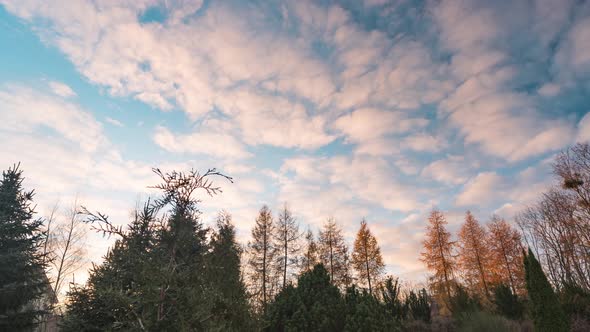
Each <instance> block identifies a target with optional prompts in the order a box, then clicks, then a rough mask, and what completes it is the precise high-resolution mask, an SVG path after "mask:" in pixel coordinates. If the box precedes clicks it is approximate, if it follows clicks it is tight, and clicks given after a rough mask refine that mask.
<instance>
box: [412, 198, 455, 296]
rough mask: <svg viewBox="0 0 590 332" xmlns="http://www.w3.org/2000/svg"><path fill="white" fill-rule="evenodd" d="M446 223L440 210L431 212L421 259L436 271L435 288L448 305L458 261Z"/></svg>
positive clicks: (433, 281) (434, 277)
mask: <svg viewBox="0 0 590 332" xmlns="http://www.w3.org/2000/svg"><path fill="white" fill-rule="evenodd" d="M446 224H447V221H446V219H445V216H444V215H443V214H442V213H441V212H440V211H438V210H433V211H432V212H431V213H430V217H429V218H428V226H427V227H426V239H425V240H424V241H423V245H424V251H423V252H422V253H421V260H422V262H424V263H425V264H426V267H427V268H428V269H429V270H431V271H433V272H434V275H433V276H432V278H431V280H432V283H433V286H434V287H433V288H434V289H436V290H437V291H438V292H439V294H438V295H439V296H441V297H442V300H443V302H444V304H445V305H446V306H447V307H448V305H449V303H450V300H451V294H452V292H453V288H454V285H455V281H454V273H455V270H456V262H455V256H453V249H454V246H455V242H453V241H451V233H449V232H448V231H447V230H446V228H445V225H446Z"/></svg>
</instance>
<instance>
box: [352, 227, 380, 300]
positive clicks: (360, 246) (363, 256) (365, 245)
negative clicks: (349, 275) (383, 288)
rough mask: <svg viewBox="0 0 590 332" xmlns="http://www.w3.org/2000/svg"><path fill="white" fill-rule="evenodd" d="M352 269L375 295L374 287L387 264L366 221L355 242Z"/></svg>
mask: <svg viewBox="0 0 590 332" xmlns="http://www.w3.org/2000/svg"><path fill="white" fill-rule="evenodd" d="M352 267H353V268H354V269H355V270H356V272H357V273H358V275H359V279H360V280H361V282H362V283H363V284H366V285H367V286H368V288H369V293H370V294H373V288H372V285H373V284H375V283H376V282H377V281H378V280H379V279H380V277H381V275H382V274H383V269H384V267H385V264H383V257H382V256H381V249H380V248H379V244H378V243H377V239H376V238H375V236H373V234H371V231H370V230H369V227H368V226H367V222H366V221H365V220H364V219H363V220H362V221H361V228H360V229H359V231H358V233H357V234H356V239H355V241H354V250H353V252H352Z"/></svg>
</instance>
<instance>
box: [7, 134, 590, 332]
mask: <svg viewBox="0 0 590 332" xmlns="http://www.w3.org/2000/svg"><path fill="white" fill-rule="evenodd" d="M554 170H555V174H556V176H557V179H558V184H556V186H555V187H553V188H551V189H550V190H549V191H548V192H547V193H546V194H544V195H543V196H542V197H541V199H540V200H539V201H538V203H537V204H536V205H533V206H531V207H530V208H529V209H527V210H526V211H524V212H523V213H521V214H520V215H518V216H517V217H516V225H517V226H518V228H515V227H514V226H512V225H511V224H510V223H508V222H507V221H505V220H504V219H502V218H500V217H497V216H493V217H492V218H491V220H490V221H489V222H488V223H487V224H486V225H482V224H481V223H480V222H479V221H478V220H477V219H476V218H475V217H474V216H473V215H472V214H471V213H470V212H467V213H466V215H465V222H464V224H463V225H462V227H461V228H460V230H459V231H458V233H457V237H456V239H455V237H454V236H453V234H451V232H449V231H448V230H447V222H446V218H445V215H444V213H442V212H441V211H438V210H433V211H432V212H431V214H430V217H429V218H428V222H427V224H426V235H425V239H424V242H423V251H422V255H421V258H422V261H423V262H424V263H425V265H426V267H427V268H428V269H429V271H430V272H431V277H430V280H429V284H428V285H427V288H428V289H426V287H425V288H421V289H410V288H407V287H405V288H404V287H402V286H401V282H400V281H399V280H398V279H396V278H394V277H392V276H386V275H385V274H384V262H383V258H382V256H381V252H380V248H379V244H378V243H377V240H376V238H375V237H374V236H373V234H372V233H371V231H370V227H369V224H368V223H367V222H366V221H365V220H363V221H361V224H360V229H359V231H358V233H357V236H356V238H355V241H354V243H353V246H352V250H349V247H348V245H347V244H346V241H345V240H344V237H343V235H342V230H341V229H340V227H339V225H338V223H337V222H336V221H335V220H334V219H329V220H327V221H326V223H325V224H324V226H323V227H322V229H321V230H320V232H319V234H318V236H315V234H314V233H313V232H312V231H310V230H308V231H306V232H301V231H300V230H299V224H298V223H297V221H296V220H295V218H293V215H292V213H291V211H290V210H289V208H288V206H287V205H285V206H283V207H282V208H281V209H280V212H279V214H278V216H277V217H276V218H275V217H274V215H273V213H272V211H271V210H270V209H269V208H268V207H266V206H264V207H262V208H261V210H260V212H259V214H258V216H257V218H256V223H255V225H254V228H253V229H252V239H251V241H250V242H249V243H248V244H247V245H246V246H241V245H240V244H239V243H238V242H237V240H236V232H235V228H234V225H233V224H232V218H231V215H230V214H229V213H227V212H220V213H219V215H218V216H217V219H216V223H215V227H213V228H212V229H209V228H206V227H205V226H204V225H203V223H202V220H201V218H200V212H199V208H198V204H199V200H198V195H199V193H201V194H203V193H204V194H208V195H216V194H217V193H218V192H219V191H220V188H219V187H218V186H216V185H215V184H214V182H213V180H228V181H232V179H231V178H230V177H227V176H225V175H223V174H221V173H220V172H218V171H216V170H214V169H213V170H209V171H207V172H205V173H204V174H200V173H198V172H196V171H191V172H188V173H182V172H171V173H163V172H161V171H159V170H157V169H156V170H155V172H156V174H158V175H159V177H160V178H161V183H160V184H158V185H156V186H155V187H154V188H157V189H159V191H160V194H159V195H158V196H156V197H154V198H152V199H149V200H148V201H147V202H145V204H144V205H143V207H142V208H140V209H137V211H136V212H135V214H134V216H133V218H132V220H131V221H130V222H129V223H128V224H127V225H126V226H117V225H119V223H114V222H112V221H111V220H109V218H108V217H107V216H105V215H103V214H101V213H99V212H91V211H89V210H87V209H78V210H76V212H75V213H74V214H73V215H72V218H71V219H69V222H68V223H66V225H69V226H70V227H69V228H66V229H69V231H66V232H65V233H63V234H65V235H67V236H65V237H64V238H65V239H66V240H67V241H66V242H65V243H66V244H67V245H66V246H65V247H64V248H65V249H64V248H61V249H59V250H58V249H56V248H60V247H59V246H56V245H54V244H51V243H52V242H51V241H50V239H52V238H54V237H52V236H48V234H53V233H52V229H51V227H50V225H51V221H52V218H46V219H45V220H43V219H39V218H35V216H34V209H33V203H32V200H33V192H28V191H26V190H25V189H24V188H23V187H22V181H23V174H22V171H21V170H20V169H19V167H18V166H14V167H12V168H10V169H8V170H7V171H5V172H4V173H3V177H2V180H1V182H0V330H10V331H21V330H22V331H26V330H32V329H34V328H35V327H38V324H39V323H42V325H41V326H42V327H43V328H46V327H47V321H48V318H49V317H53V318H55V317H56V316H57V317H58V318H59V328H60V330H63V331H115V330H120V331H404V330H408V331H474V330H480V331H528V330H532V329H533V328H534V330H536V331H570V330H571V331H585V330H586V331H587V330H588V329H590V281H589V279H588V278H589V276H590V249H589V248H590V244H589V243H590V242H589V239H590V146H589V145H588V144H578V145H576V146H574V147H572V148H570V149H568V150H566V151H564V152H563V153H561V154H560V155H559V156H558V158H557V159H556V161H555V164H554ZM77 216H82V219H81V220H82V221H83V223H84V224H88V225H91V227H92V228H93V229H95V230H97V231H99V232H101V233H103V235H105V236H113V237H116V242H115V244H114V245H113V246H112V247H111V248H110V250H109V251H108V253H107V254H106V256H105V259H104V262H103V263H102V264H100V265H96V266H93V267H92V269H91V271H90V277H89V279H88V281H87V283H86V284H85V285H75V284H73V285H72V287H71V288H70V291H69V293H68V295H67V298H66V300H65V302H64V303H65V309H64V310H63V311H57V310H56V309H55V307H56V306H55V304H56V303H57V302H58V300H59V296H58V295H59V287H61V285H62V284H63V283H64V279H63V277H62V276H61V274H62V271H71V269H72V268H73V267H74V266H76V264H78V263H79V255H81V253H82V251H79V250H78V251H77V250H74V249H75V248H74V247H75V244H76V243H75V241H72V240H73V239H79V238H80V237H79V236H76V235H77V234H78V233H77V232H75V231H74V230H75V227H74V226H75V225H76V223H75V221H76V220H78V219H77ZM56 251H58V252H59V254H57V255H56V253H55V252H56ZM71 253H75V254H73V255H72V254H71ZM68 257H78V259H73V260H72V259H69V260H66V258H68ZM55 261H58V262H59V264H55ZM50 266H55V267H56V268H55V270H57V271H58V273H57V277H56V276H55V273H54V274H52V277H51V278H50V277H48V274H47V272H46V271H47V270H48V268H49V267H50ZM54 279H57V280H54Z"/></svg>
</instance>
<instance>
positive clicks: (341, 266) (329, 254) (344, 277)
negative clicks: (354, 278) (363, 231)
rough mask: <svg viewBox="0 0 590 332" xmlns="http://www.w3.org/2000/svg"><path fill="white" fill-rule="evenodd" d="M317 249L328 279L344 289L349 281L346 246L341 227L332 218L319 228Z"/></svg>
mask: <svg viewBox="0 0 590 332" xmlns="http://www.w3.org/2000/svg"><path fill="white" fill-rule="evenodd" d="M319 249H320V252H319V256H320V261H321V263H323V264H324V266H325V267H326V268H327V269H328V273H329V275H330V281H331V282H332V283H333V284H334V285H336V286H338V287H339V288H340V289H345V288H346V287H347V286H348V285H350V283H351V277H350V268H349V264H348V261H349V257H348V247H347V246H346V243H345V242H344V237H343V236H342V229H340V227H338V225H337V224H336V220H334V219H333V218H330V219H328V220H327V221H326V223H325V224H324V226H323V228H322V230H320V237H319Z"/></svg>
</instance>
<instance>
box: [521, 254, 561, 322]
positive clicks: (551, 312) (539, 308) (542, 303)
mask: <svg viewBox="0 0 590 332" xmlns="http://www.w3.org/2000/svg"><path fill="white" fill-rule="evenodd" d="M524 269H525V279H526V288H527V291H528V294H529V298H530V302H531V309H532V310H531V311H532V316H533V321H534V323H535V330H536V331H541V332H542V331H547V332H549V331H552V332H560V331H564V332H565V331H568V330H569V324H568V321H567V318H566V316H565V313H564V312H563V309H562V308H561V305H560V304H559V300H558V298H557V295H556V294H555V292H554V291H553V287H551V284H550V283H549V281H548V280H547V276H545V273H544V272H543V269H542V268H541V264H540V263H539V261H538V260H537V258H536V257H535V255H533V252H532V251H531V249H530V248H529V252H528V254H527V255H525V257H524Z"/></svg>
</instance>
